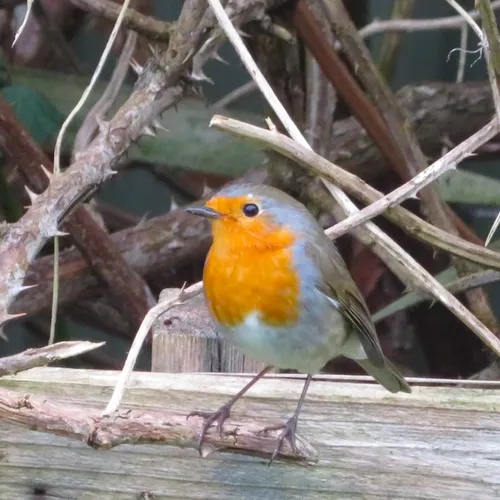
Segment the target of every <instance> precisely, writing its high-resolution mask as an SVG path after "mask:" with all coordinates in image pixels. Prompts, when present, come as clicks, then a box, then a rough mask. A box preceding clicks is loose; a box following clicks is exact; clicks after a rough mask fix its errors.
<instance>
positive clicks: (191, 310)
mask: <svg viewBox="0 0 500 500" xmlns="http://www.w3.org/2000/svg"><path fill="white" fill-rule="evenodd" d="M179 292H180V289H178V288H170V289H166V290H163V291H162V293H161V297H162V298H163V299H168V298H169V297H171V298H175V297H177V296H178V295H179ZM152 330H153V346H152V347H153V348H152V360H151V365H152V371H154V372H173V373H193V372H227V373H256V372H260V371H261V370H262V369H263V368H264V366H265V365H264V364H263V363H259V362H257V361H253V360H252V359H250V358H248V357H246V356H244V355H243V354H241V353H240V352H239V351H238V350H237V349H236V348H235V347H233V346H232V345H231V344H230V343H229V342H227V341H226V340H225V339H224V338H223V337H221V336H219V335H218V334H217V332H216V330H215V325H214V323H213V321H212V319H211V317H210V314H209V312H208V309H207V306H206V303H205V299H204V297H203V295H197V296H196V297H193V298H191V299H190V300H189V301H187V302H186V303H185V304H182V306H181V307H179V308H174V309H172V310H169V311H167V313H165V314H164V315H162V316H161V317H160V318H159V319H158V321H157V322H156V323H155V324H154V325H153V329H152Z"/></svg>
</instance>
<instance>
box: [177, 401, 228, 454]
mask: <svg viewBox="0 0 500 500" xmlns="http://www.w3.org/2000/svg"><path fill="white" fill-rule="evenodd" d="M230 413H231V407H230V406H228V405H224V406H221V407H220V408H219V409H218V410H217V411H214V412H208V411H193V412H191V413H190V414H189V415H188V416H187V418H190V417H201V418H203V420H204V422H203V425H202V427H201V431H200V433H199V434H198V451H199V452H200V454H201V448H202V446H203V442H204V440H205V434H206V433H207V431H208V429H209V428H210V426H211V425H212V424H214V423H215V422H217V431H218V432H219V435H220V437H222V433H223V431H224V422H225V421H226V420H227V419H228V418H229V416H230Z"/></svg>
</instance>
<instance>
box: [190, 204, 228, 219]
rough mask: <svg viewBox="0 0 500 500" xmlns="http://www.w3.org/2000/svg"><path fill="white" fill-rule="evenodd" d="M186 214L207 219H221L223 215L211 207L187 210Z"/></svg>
mask: <svg viewBox="0 0 500 500" xmlns="http://www.w3.org/2000/svg"><path fill="white" fill-rule="evenodd" d="M186 212H188V213H190V214H193V215H198V216H199V217H205V219H218V218H219V217H221V214H220V213H219V212H217V211H215V210H214V209H213V208H209V207H191V208H186Z"/></svg>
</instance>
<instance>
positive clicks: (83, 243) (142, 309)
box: [0, 98, 150, 327]
mask: <svg viewBox="0 0 500 500" xmlns="http://www.w3.org/2000/svg"><path fill="white" fill-rule="evenodd" d="M0 129H1V131H2V137H3V147H4V148H5V150H6V152H7V154H8V155H9V156H10V158H11V159H12V161H13V162H16V164H17V166H18V168H19V171H20V173H21V175H22V176H23V179H24V181H25V183H26V186H27V187H28V189H29V191H28V192H31V193H41V192H43V191H44V190H45V189H47V186H48V185H49V178H48V176H47V174H46V172H49V173H50V172H52V170H53V165H52V162H51V161H50V160H49V158H48V157H47V155H46V154H45V153H44V152H43V151H42V149H41V148H40V147H39V146H38V145H37V144H36V143H35V141H34V140H33V139H32V137H30V135H29V134H28V133H27V132H26V130H25V129H24V128H23V127H22V125H21V124H20V123H19V120H18V119H17V118H16V116H15V114H14V112H13V111H12V109H11V107H10V106H9V105H8V104H7V103H6V102H5V100H4V99H2V98H0ZM42 165H43V169H42V167H41V166H42ZM37 196H38V195H33V194H32V195H31V198H32V200H31V201H32V202H33V201H34V200H35V199H36V197H37ZM62 227H63V229H64V230H66V231H67V232H68V233H69V234H70V236H71V238H72V240H73V242H74V243H75V245H76V246H77V248H78V249H79V250H80V252H81V255H83V257H84V258H85V260H86V261H87V262H88V263H89V264H90V265H91V266H92V270H93V271H95V272H97V274H98V276H99V277H100V279H101V280H102V281H103V282H104V283H106V284H107V285H108V290H109V291H110V293H111V294H112V295H114V296H115V297H116V299H117V304H118V305H119V306H120V307H121V310H122V312H123V314H124V316H125V317H126V318H128V320H129V321H130V324H131V325H134V326H135V327H137V326H138V325H140V323H141V321H142V318H143V317H144V315H145V314H146V313H147V311H148V309H149V305H150V304H149V301H148V297H149V296H150V292H149V293H148V286H147V284H146V282H145V281H144V280H143V279H142V278H141V277H140V276H139V275H138V274H137V273H136V272H135V271H134V270H133V269H132V268H131V267H130V266H129V265H128V263H127V261H126V260H125V259H124V258H123V256H122V255H121V254H120V253H119V252H118V251H117V250H116V247H115V245H114V243H113V242H112V240H111V239H110V236H109V234H108V233H107V232H106V231H105V230H103V229H102V228H101V227H100V226H99V224H98V223H97V222H96V221H95V219H94V217H93V216H92V214H91V213H90V211H89V209H88V208H87V207H86V206H80V207H78V208H77V209H76V210H75V211H74V212H73V214H71V215H70V216H69V217H68V219H67V220H66V222H64V223H63V225H62ZM50 281H51V282H52V279H51V280H50ZM38 283H39V282H38V281H37V282H32V284H38ZM47 285H49V287H50V286H51V283H50V284H48V283H47ZM124 285H126V286H124ZM24 312H26V311H24Z"/></svg>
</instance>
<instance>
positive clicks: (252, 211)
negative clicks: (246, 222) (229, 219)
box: [243, 203, 259, 217]
mask: <svg viewBox="0 0 500 500" xmlns="http://www.w3.org/2000/svg"><path fill="white" fill-rule="evenodd" d="M243 213H244V214H245V215H246V216H247V217H255V216H256V215H257V214H258V213H259V207H258V206H257V205H256V204H255V203H247V204H246V205H245V206H244V207H243Z"/></svg>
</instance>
